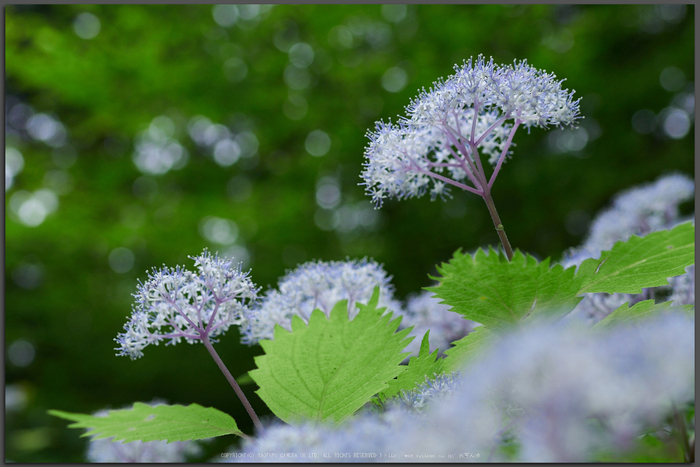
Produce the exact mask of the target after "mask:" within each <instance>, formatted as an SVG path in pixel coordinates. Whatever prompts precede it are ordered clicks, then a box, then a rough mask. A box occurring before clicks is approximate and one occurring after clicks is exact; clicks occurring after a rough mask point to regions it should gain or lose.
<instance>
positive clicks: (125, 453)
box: [85, 400, 202, 463]
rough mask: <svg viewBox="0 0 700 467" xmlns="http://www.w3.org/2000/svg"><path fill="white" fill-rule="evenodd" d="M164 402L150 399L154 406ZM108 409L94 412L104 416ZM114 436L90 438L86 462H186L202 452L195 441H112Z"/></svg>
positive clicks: (98, 415)
mask: <svg viewBox="0 0 700 467" xmlns="http://www.w3.org/2000/svg"><path fill="white" fill-rule="evenodd" d="M163 404H164V402H161V401H157V400H156V401H152V402H150V403H149V405H151V406H153V407H155V406H157V405H163ZM108 413H109V411H108V410H100V411H98V412H95V413H94V415H95V416H96V417H106V416H107V415H108ZM113 439H114V438H102V439H91V440H90V443H89V444H88V447H87V452H86V453H85V457H86V458H87V461H88V462H100V463H102V462H114V463H122V462H124V463H135V462H186V461H187V460H188V459H187V458H188V457H189V456H198V455H200V454H201V452H202V448H201V446H200V445H199V444H198V443H197V442H196V441H175V442H172V443H168V442H167V441H147V442H143V441H132V442H130V443H124V442H123V441H112V440H113Z"/></svg>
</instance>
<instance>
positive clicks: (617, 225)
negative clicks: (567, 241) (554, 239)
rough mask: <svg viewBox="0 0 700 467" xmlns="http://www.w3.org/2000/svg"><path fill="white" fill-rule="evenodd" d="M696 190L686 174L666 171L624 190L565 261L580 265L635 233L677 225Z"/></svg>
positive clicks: (572, 264)
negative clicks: (650, 180)
mask: <svg viewBox="0 0 700 467" xmlns="http://www.w3.org/2000/svg"><path fill="white" fill-rule="evenodd" d="M694 193H695V182H694V181H693V179H691V178H690V177H688V176H686V175H683V174H670V175H664V176H662V177H659V178H658V179H657V180H656V181H655V182H652V183H646V184H643V185H640V186H636V187H633V188H630V189H629V190H626V191H623V192H622V193H620V194H618V195H616V196H615V200H614V201H613V205H612V207H610V208H609V209H607V210H605V211H603V212H601V213H600V214H598V215H597V216H596V217H595V219H594V220H593V223H592V224H591V229H590V232H589V234H588V238H587V239H586V241H585V242H584V243H583V245H581V246H580V247H578V248H575V249H571V250H569V251H568V252H567V253H566V254H565V257H564V260H563V261H562V265H563V266H564V268H568V267H570V266H578V265H579V264H581V263H582V262H583V261H584V260H586V259H588V258H597V257H598V255H600V252H601V251H604V250H608V249H610V248H612V247H613V245H615V243H617V242H620V241H625V240H627V239H628V238H630V237H631V236H632V235H646V234H648V233H650V232H655V231H657V230H663V229H668V228H671V227H673V226H674V225H675V224H676V223H678V221H679V219H678V217H679V210H678V206H679V205H680V204H681V203H682V202H684V201H687V200H689V199H691V198H692V197H693V194H694Z"/></svg>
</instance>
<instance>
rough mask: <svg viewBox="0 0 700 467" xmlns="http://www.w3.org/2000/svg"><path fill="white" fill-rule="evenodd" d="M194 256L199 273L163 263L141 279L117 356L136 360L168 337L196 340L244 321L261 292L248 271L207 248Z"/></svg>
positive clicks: (189, 341)
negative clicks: (245, 315) (149, 348)
mask: <svg viewBox="0 0 700 467" xmlns="http://www.w3.org/2000/svg"><path fill="white" fill-rule="evenodd" d="M190 258H191V259H193V260H194V263H195V266H196V268H197V271H196V272H190V271H188V270H186V269H184V268H183V267H180V266H176V267H174V268H168V267H165V266H164V267H163V268H162V269H156V268H153V270H152V272H150V273H149V274H148V280H146V282H144V283H141V282H139V287H138V290H137V293H135V294H134V297H136V305H134V311H133V314H132V315H131V317H130V319H129V321H128V322H127V323H126V324H125V325H124V329H125V332H123V333H121V334H119V335H118V336H117V338H116V339H115V340H116V341H117V342H118V343H119V347H118V348H117V349H116V350H118V351H119V353H118V355H128V356H129V357H131V358H132V359H136V358H139V357H142V356H143V349H144V348H145V347H146V346H148V345H149V344H155V345H158V343H159V342H160V341H162V340H165V339H169V342H168V344H177V343H179V342H180V341H181V340H182V339H184V340H185V341H186V342H188V343H190V344H193V343H194V342H197V341H201V340H202V339H204V338H206V337H209V338H211V337H216V336H218V335H220V334H223V333H224V332H226V331H227V330H228V328H229V326H231V325H235V324H242V323H243V322H244V312H245V310H246V309H247V308H248V306H249V305H250V304H251V303H252V302H253V301H255V300H256V297H257V292H258V289H257V288H256V287H255V285H254V284H253V282H252V281H251V280H250V278H249V277H248V275H249V273H248V272H245V273H244V272H241V267H240V264H239V265H234V263H233V261H231V260H230V259H227V258H223V257H219V256H218V254H217V255H214V256H212V255H211V254H210V253H209V252H208V251H207V250H204V252H203V253H202V254H201V255H199V256H194V257H190Z"/></svg>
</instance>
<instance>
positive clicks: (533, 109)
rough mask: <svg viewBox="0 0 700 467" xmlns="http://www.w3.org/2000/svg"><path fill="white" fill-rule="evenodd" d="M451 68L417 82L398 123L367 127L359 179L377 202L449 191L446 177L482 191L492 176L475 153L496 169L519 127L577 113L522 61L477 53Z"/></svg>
mask: <svg viewBox="0 0 700 467" xmlns="http://www.w3.org/2000/svg"><path fill="white" fill-rule="evenodd" d="M455 71H456V73H455V74H454V75H452V76H450V77H449V78H447V79H446V80H439V81H437V82H435V83H434V85H433V88H431V89H430V90H429V91H426V90H425V89H423V90H422V92H421V93H420V94H419V95H418V97H417V98H416V99H414V100H412V101H411V103H410V104H409V105H408V106H407V107H406V113H407V117H401V118H400V121H399V124H393V123H391V121H390V122H389V123H384V122H383V121H380V122H377V124H376V129H375V131H374V132H368V134H367V137H368V138H369V140H370V143H369V146H368V147H367V148H366V150H365V157H366V161H365V164H364V166H365V169H364V171H363V173H362V178H363V179H364V185H365V186H366V189H367V192H368V194H370V195H371V196H372V198H373V200H374V202H375V203H376V204H377V205H381V202H382V200H383V199H384V198H387V197H396V198H398V199H403V198H410V197H415V196H422V195H423V194H425V193H426V192H428V191H430V193H431V196H432V198H433V199H434V198H435V197H436V196H442V195H444V194H446V193H447V190H446V189H447V187H446V186H445V184H446V183H447V184H451V185H453V186H456V187H459V188H462V189H466V190H468V191H471V192H473V193H476V194H483V193H484V190H485V189H488V188H490V185H491V184H492V181H491V182H489V183H488V185H489V187H488V188H487V187H485V186H484V185H485V183H486V180H485V175H484V173H483V169H482V167H481V161H480V156H479V154H480V153H481V154H485V155H486V156H488V158H489V162H490V163H491V164H494V165H497V167H496V170H495V172H494V175H493V176H495V175H496V173H497V171H498V169H499V168H500V165H501V164H502V163H503V161H504V160H505V157H506V156H507V155H508V148H509V147H510V146H511V144H512V138H513V135H514V133H515V131H516V129H517V127H518V126H520V125H522V126H524V127H526V128H528V130H529V128H530V127H532V126H539V127H545V128H546V127H547V126H549V125H555V126H563V125H573V124H575V122H576V120H577V119H578V118H579V101H578V100H573V91H572V92H569V91H568V90H563V89H562V88H561V83H562V81H557V80H556V79H555V78H556V77H555V75H553V74H548V73H545V72H544V71H541V70H537V69H535V68H533V67H531V66H530V65H528V64H527V61H525V60H523V61H521V62H514V64H513V65H507V66H499V65H495V64H494V63H493V59H491V60H490V61H489V62H486V61H485V60H484V57H483V56H481V55H480V56H479V57H478V58H477V60H475V61H473V60H472V59H471V58H470V59H469V60H468V61H466V62H465V63H464V65H462V66H461V67H460V66H455ZM508 120H512V121H513V124H509V123H506V121H508ZM468 181H470V182H471V183H472V184H473V185H474V187H473V188H472V187H470V186H467V185H465V183H467V182H468Z"/></svg>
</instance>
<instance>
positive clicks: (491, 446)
mask: <svg viewBox="0 0 700 467" xmlns="http://www.w3.org/2000/svg"><path fill="white" fill-rule="evenodd" d="M693 329H694V321H693V320H692V319H691V318H690V317H688V316H686V315H683V314H678V313H669V314H665V315H660V316H657V317H655V318H653V319H648V320H645V321H643V322H638V323H637V324H635V325H632V326H619V327H614V328H612V329H609V330H603V331H594V330H591V329H588V328H582V327H581V326H576V325H569V326H564V325H562V324H558V325H551V324H550V325H547V326H541V327H532V328H529V329H527V330H522V331H520V332H518V333H514V334H511V335H508V336H506V337H504V338H503V339H502V340H501V341H500V342H498V343H497V345H494V346H493V347H492V348H491V350H490V351H488V353H486V354H484V356H483V358H482V359H480V360H479V361H478V362H475V363H474V364H473V365H472V366H470V367H468V368H466V369H465V374H464V376H462V377H458V378H457V379H455V378H454V377H452V378H453V379H452V380H450V381H448V378H446V377H445V376H441V377H440V378H442V380H440V378H438V380H435V381H434V382H432V383H430V385H425V384H424V385H422V386H420V387H419V388H417V391H419V392H421V391H422V392H424V393H426V394H427V393H431V391H432V389H435V391H432V392H434V393H435V394H440V397H435V398H433V400H431V401H430V402H429V403H428V404H427V406H426V407H424V408H423V409H422V410H412V409H416V408H418V407H417V406H416V407H409V410H406V408H407V407H406V403H407V402H408V403H410V401H415V403H416V405H420V404H424V402H425V399H421V398H420V397H403V398H402V399H401V400H400V402H398V403H396V404H389V405H388V406H387V410H386V411H385V412H383V413H374V412H371V411H369V412H366V413H362V414H360V415H358V416H357V417H355V418H353V419H351V420H349V421H348V422H347V423H345V424H344V425H342V426H341V427H339V428H337V429H334V428H331V427H327V426H323V425H315V424H311V423H307V424H303V425H301V426H287V425H278V426H272V427H269V428H268V430H267V431H266V433H265V434H263V435H260V436H258V437H257V438H255V439H254V440H252V441H249V442H246V443H245V444H244V447H243V450H242V455H243V456H244V457H241V458H238V459H239V460H244V461H246V462H251V461H252V462H254V461H272V462H281V461H303V462H309V461H317V462H323V461H331V462H338V461H350V462H358V461H387V460H394V461H399V462H401V461H403V462H405V461H422V462H425V461H431V460H432V461H453V462H467V461H487V460H491V461H496V462H498V461H520V462H586V461H591V460H595V456H596V454H597V453H600V452H603V451H604V450H617V451H618V452H620V451H624V450H625V449H628V448H629V447H630V446H633V445H634V440H635V439H636V438H637V437H638V436H639V435H640V434H642V433H644V432H645V430H647V429H650V428H654V427H657V428H658V427H659V426H661V425H662V424H663V421H664V419H665V417H666V416H667V415H668V414H669V413H670V412H671V410H672V408H671V407H672V406H671V404H672V403H675V404H676V405H677V406H679V407H680V406H682V404H684V403H687V402H689V401H692V400H693V393H694V368H695V361H694V348H695V338H694V330H693ZM450 391H452V392H453V395H452V396H451V397H450V396H449V395H448V394H447V393H449V392H450ZM594 422H595V423H594ZM465 452H468V453H474V454H477V453H478V454H479V458H478V459H477V458H476V457H474V458H463V457H462V458H460V457H459V453H465ZM280 453H287V454H289V453H297V456H296V457H282V456H279V454H280ZM302 453H304V457H302V456H301V454H302ZM310 453H315V455H316V457H310V456H309V454H310ZM334 453H350V456H349V457H345V458H337V457H335V458H334V457H333V456H334ZM354 453H384V456H385V458H379V456H378V455H377V457H366V458H358V457H355V456H354ZM324 454H327V455H329V457H324ZM387 454H389V455H390V456H391V455H393V456H394V457H386V456H387ZM450 455H452V457H450ZM246 456H247V457H246Z"/></svg>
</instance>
